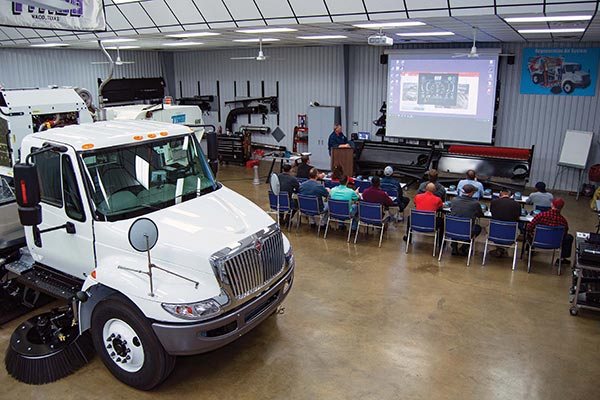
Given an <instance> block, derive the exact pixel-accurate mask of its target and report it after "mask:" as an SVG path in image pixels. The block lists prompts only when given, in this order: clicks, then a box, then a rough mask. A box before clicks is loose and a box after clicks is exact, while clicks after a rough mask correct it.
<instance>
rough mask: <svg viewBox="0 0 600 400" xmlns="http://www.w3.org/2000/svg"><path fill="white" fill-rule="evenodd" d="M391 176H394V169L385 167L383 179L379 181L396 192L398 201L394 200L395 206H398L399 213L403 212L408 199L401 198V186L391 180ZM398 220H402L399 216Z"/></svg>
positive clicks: (408, 201)
mask: <svg viewBox="0 0 600 400" xmlns="http://www.w3.org/2000/svg"><path fill="white" fill-rule="evenodd" d="M393 174H394V169H393V168H392V167H391V166H390V165H388V166H387V167H385V168H384V169H383V175H384V177H383V178H382V179H381V185H383V186H385V185H390V186H393V187H394V189H396V190H397V191H398V199H397V200H396V204H397V205H398V208H399V210H400V212H403V211H404V209H405V208H406V206H407V205H408V203H410V199H409V198H408V197H404V196H403V193H402V186H400V183H399V182H398V181H397V180H395V179H394V178H392V175H393ZM399 219H400V220H402V218H401V216H400V217H399Z"/></svg>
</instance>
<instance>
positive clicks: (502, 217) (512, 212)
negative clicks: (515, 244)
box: [490, 188, 521, 257]
mask: <svg viewBox="0 0 600 400" xmlns="http://www.w3.org/2000/svg"><path fill="white" fill-rule="evenodd" d="M510 194H511V193H510V190H509V189H506V188H503V189H501V190H500V195H499V197H498V198H497V199H493V200H492V203H491V204H490V212H491V213H492V218H493V219H495V220H498V221H508V222H519V217H520V216H521V205H520V204H519V203H517V202H516V201H514V200H513V199H511V198H510ZM490 254H491V255H493V256H496V257H504V256H506V255H507V254H508V252H507V251H506V249H505V248H504V247H500V246H498V247H497V248H496V249H495V250H492V251H490Z"/></svg>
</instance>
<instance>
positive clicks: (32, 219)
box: [14, 163, 42, 226]
mask: <svg viewBox="0 0 600 400" xmlns="http://www.w3.org/2000/svg"><path fill="white" fill-rule="evenodd" d="M14 174H15V192H16V197H17V204H18V205H19V220H20V221H21V225H23V226H36V225H39V224H41V223H42V209H41V207H40V200H41V194H40V184H39V180H38V172H37V167H36V166H35V165H31V164H23V163H19V164H16V165H15V166H14Z"/></svg>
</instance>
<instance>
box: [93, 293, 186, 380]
mask: <svg viewBox="0 0 600 400" xmlns="http://www.w3.org/2000/svg"><path fill="white" fill-rule="evenodd" d="M91 333H92V340H93V342H94V347H95V348H96V351H97V352H98V355H99V356H100V359H101V360H102V362H103V363H104V365H105V366H106V367H107V368H108V369H109V370H110V372H112V374H113V375H114V376H115V377H116V378H117V379H119V380H120V381H121V382H123V383H125V384H127V385H129V386H132V387H135V388H137V389H141V390H150V389H152V388H153V387H155V386H157V385H158V384H160V383H161V382H162V381H164V380H165V379H166V378H167V377H168V376H169V374H170V373H171V372H172V371H173V368H174V367H175V359H176V358H175V357H174V356H171V355H169V354H168V353H167V352H166V351H165V349H164V348H163V347H162V345H161V343H160V341H159V340H158V338H157V337H156V335H155V334H154V332H153V331H152V327H151V326H150V324H149V322H148V320H147V319H146V318H145V317H144V316H143V315H142V314H141V313H140V312H139V311H138V310H137V307H135V306H134V305H133V304H131V303H130V302H129V300H127V299H125V298H121V297H120V296H114V297H111V298H109V299H107V300H106V301H103V302H101V303H100V304H98V305H97V306H96V309H95V310H94V314H93V316H92V324H91Z"/></svg>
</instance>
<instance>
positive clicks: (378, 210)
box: [354, 201, 385, 247]
mask: <svg viewBox="0 0 600 400" xmlns="http://www.w3.org/2000/svg"><path fill="white" fill-rule="evenodd" d="M361 224H362V225H365V226H366V227H367V229H369V227H372V228H374V229H379V230H380V231H381V233H380V234H379V247H381V240H382V239H383V231H384V228H385V223H384V222H383V206H382V205H381V204H379V203H369V202H366V201H360V202H359V203H358V226H357V227H356V234H355V235H354V243H355V244H356V239H357V238H358V231H359V230H360V225H361Z"/></svg>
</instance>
